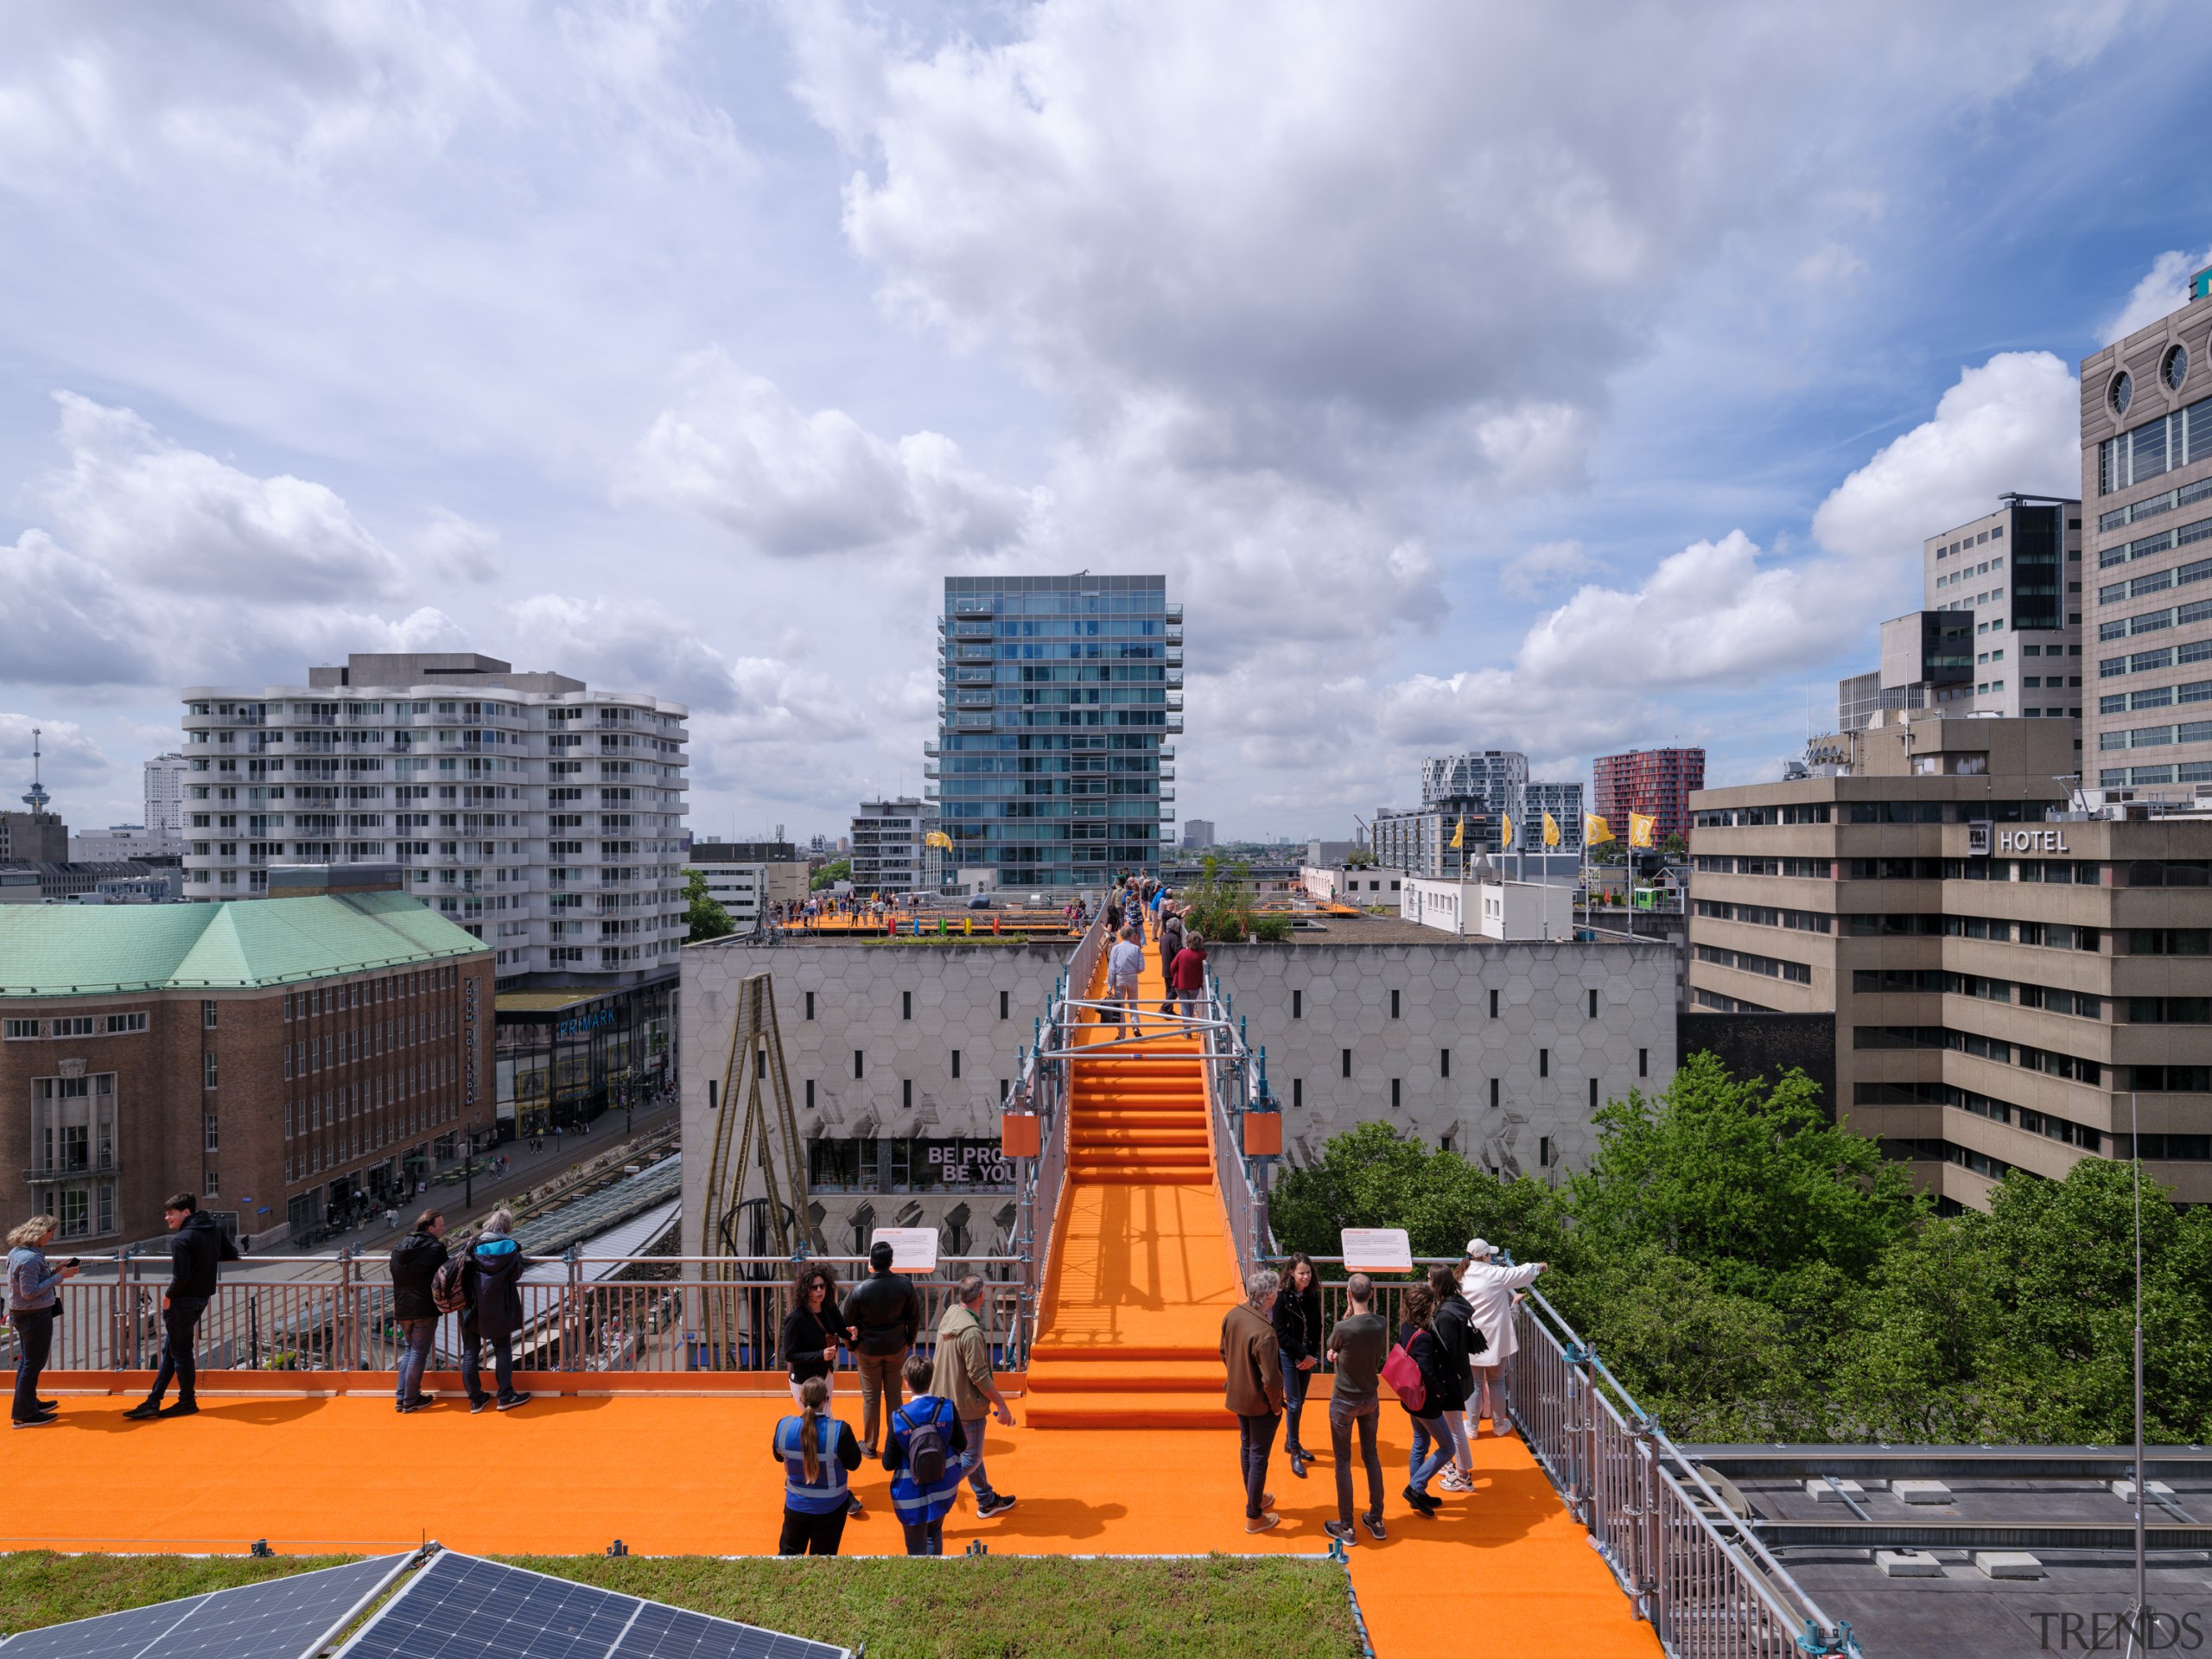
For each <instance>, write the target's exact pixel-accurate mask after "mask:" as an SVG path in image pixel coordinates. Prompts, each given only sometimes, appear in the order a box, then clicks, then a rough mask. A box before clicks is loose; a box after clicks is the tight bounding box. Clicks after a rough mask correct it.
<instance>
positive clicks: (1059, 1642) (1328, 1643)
mask: <svg viewBox="0 0 2212 1659" xmlns="http://www.w3.org/2000/svg"><path fill="white" fill-rule="evenodd" d="M350 1559H354V1558H352V1557H347V1556H340V1555H315V1556H307V1555H300V1556H279V1557H277V1558H276V1559H274V1560H254V1559H252V1558H251V1557H240V1556H220V1557H213V1558H200V1557H192V1556H181V1555H56V1554H51V1553H48V1552H44V1551H29V1552H24V1553H22V1554H4V1555H0V1630H5V1631H7V1632H9V1633H11V1634H12V1633H13V1632H15V1631H17V1630H31V1629H35V1628H36V1627H38V1626H40V1625H42V1624H60V1623H62V1622H64V1621H66V1620H68V1619H73V1618H92V1617H93V1616H94V1615H96V1614H99V1613H112V1612H118V1611H122V1610H123V1609H124V1608H126V1607H141V1606H143V1605H146V1604H147V1603H149V1602H156V1601H168V1600H170V1599H174V1598H176V1597H180V1596H192V1595H198V1594H200V1593H201V1592H205V1591H209V1590H220V1589H226V1588H228V1587H230V1586H233V1585H240V1584H252V1583H256V1582H257V1581H259V1580H263V1579H271V1578H280V1577H283V1575H285V1574H286V1573H304V1572H308V1571H311V1570H312V1569H314V1568H315V1567H334V1566H336V1565H338V1563H339V1562H340V1561H342V1560H350ZM503 1559H506V1560H512V1562H513V1563H514V1564H515V1565H516V1566H518V1567H531V1568H532V1569H534V1570H536V1571H537V1572H540V1573H552V1574H554V1575H555V1576H556V1577H559V1578H564V1579H574V1580H578V1581H579V1582H582V1583H585V1584H594V1585H598V1586H601V1588H603V1589H607V1590H614V1591H619V1592H622V1593H623V1594H626V1595H632V1596H643V1597H645V1598H648V1599H652V1600H654V1601H665V1602H669V1603H671V1604H672V1605H676V1606H678V1607H690V1608H693V1609H696V1611H700V1612H703V1613H713V1614H715V1615H716V1616H718V1617H720V1618H734V1619H741V1620H743V1621H744V1622H745V1623H747V1624H761V1625H766V1626H767V1627H768V1628H769V1629H771V1630H787V1631H790V1632H791V1633H792V1634H793V1635H797V1636H804V1637H811V1638H812V1639H814V1640H816V1641H820V1642H833V1643H837V1644H838V1645H839V1646H841V1647H849V1648H850V1647H858V1646H859V1645H860V1643H862V1642H863V1641H864V1642H866V1643H868V1659H1045V1656H1052V1659H1169V1656H1181V1655H1192V1656H1206V1659H1212V1656H1217V1655H1221V1654H1241V1653H1264V1654H1266V1655H1268V1659H1353V1656H1356V1655H1357V1654H1358V1652H1359V1638H1358V1636H1357V1631H1356V1630H1355V1628H1354V1625H1353V1623H1352V1616H1351V1599H1350V1597H1349V1596H1348V1595H1347V1594H1346V1592H1345V1585H1344V1573H1343V1571H1342V1569H1340V1568H1338V1567H1331V1566H1328V1565H1326V1564H1325V1563H1321V1562H1318V1561H1313V1560H1285V1559H1281V1558H1256V1559H1255V1558H1236V1557H1230V1556H1220V1555H1216V1556H1208V1557H1205V1558H1203V1559H1197V1560H1170V1561H1139V1560H1131V1561H1115V1560H1100V1561H1077V1560H1065V1559H1064V1558H1060V1557H1056V1556H1046V1555H1033V1556H1018V1555H995V1556H991V1557H988V1558H987V1559H983V1560H946V1561H912V1560H905V1559H903V1558H893V1559H888V1560H885V1559H877V1558H870V1557H848V1558H842V1559H839V1560H793V1561H780V1560H757V1559H756V1560H718V1559H716V1558H715V1557H712V1556H701V1555H680V1556H658V1557H657V1556H630V1557H627V1558H625V1559H621V1560H607V1559H606V1558H604V1557H601V1556H593V1555H522V1556H512V1557H506V1558H503Z"/></svg>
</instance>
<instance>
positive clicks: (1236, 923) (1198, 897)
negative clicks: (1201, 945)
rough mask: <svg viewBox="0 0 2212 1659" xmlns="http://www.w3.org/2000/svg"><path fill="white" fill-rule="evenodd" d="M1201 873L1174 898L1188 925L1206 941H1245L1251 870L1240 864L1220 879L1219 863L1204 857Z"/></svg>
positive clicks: (1248, 930)
mask: <svg viewBox="0 0 2212 1659" xmlns="http://www.w3.org/2000/svg"><path fill="white" fill-rule="evenodd" d="M1201 869H1202V871H1203V874H1200V876H1199V877H1198V880H1196V881H1193V882H1192V883H1191V884H1190V886H1188V887H1185V888H1184V889H1183V891H1182V892H1181V893H1179V895H1178V897H1179V898H1180V899H1181V900H1182V901H1183V903H1184V905H1185V906H1186V907H1187V908H1188V910H1189V912H1190V919H1191V921H1192V925H1195V926H1196V927H1197V928H1198V931H1199V932H1200V933H1201V934H1203V935H1204V936H1205V938H1209V939H1222V940H1227V941H1229V942H1230V943H1232V944H1233V943H1235V942H1236V940H1238V939H1243V938H1249V937H1250V936H1251V932H1252V925H1253V920H1254V918H1255V906H1254V904H1253V900H1252V884H1251V879H1250V878H1251V874H1252V867H1251V866H1250V865H1249V864H1245V863H1242V862H1240V863H1238V864H1236V865H1235V866H1234V867H1232V868H1231V869H1230V872H1229V874H1228V875H1227V877H1226V878H1224V876H1223V874H1222V871H1221V861H1220V859H1218V858H1217V857H1216V856H1215V855H1213V854H1211V853H1208V854H1207V855H1206V858H1205V864H1204V865H1203V866H1201Z"/></svg>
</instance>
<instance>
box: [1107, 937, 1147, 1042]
mask: <svg viewBox="0 0 2212 1659" xmlns="http://www.w3.org/2000/svg"><path fill="white" fill-rule="evenodd" d="M1143 976H1144V946H1143V945H1142V944H1141V943H1139V941H1138V938H1137V931H1136V929H1135V928H1134V927H1125V928H1123V929H1122V936H1121V938H1118V939H1116V940H1115V941H1114V948H1113V949H1112V950H1109V951H1108V952H1107V953H1106V997H1107V1000H1108V1001H1110V1002H1115V1003H1117V1004H1119V1005H1120V1006H1119V1007H1116V1009H1115V1010H1114V1023H1115V1024H1116V1025H1117V1026H1118V1025H1120V1024H1121V1023H1122V1021H1123V1020H1128V1021H1129V1022H1130V1023H1129V1034H1130V1035H1131V1036H1133V1037H1134V1036H1141V1035H1142V1034H1143V1033H1142V1032H1141V1027H1140V1024H1139V1016H1138V1014H1137V981H1138V980H1139V979H1141V978H1142V977H1143Z"/></svg>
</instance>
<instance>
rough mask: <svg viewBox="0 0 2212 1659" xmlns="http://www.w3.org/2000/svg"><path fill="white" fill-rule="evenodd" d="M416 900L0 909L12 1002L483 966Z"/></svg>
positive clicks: (3, 986) (347, 897)
mask: <svg viewBox="0 0 2212 1659" xmlns="http://www.w3.org/2000/svg"><path fill="white" fill-rule="evenodd" d="M484 949H485V945H484V942H483V941H482V940H481V939H479V938H474V936H472V935H470V934H468V933H467V932H464V931H462V930H461V928H459V927H456V926H455V925H454V924H453V923H451V922H449V921H448V920H446V918H444V917H442V916H441V915H439V914H438V913H437V912H435V911H434V910H429V909H426V908H425V907H424V906H423V905H422V904H421V903H420V902H418V901H417V900H416V899H410V897H408V896H407V895H406V894H405V893H344V894H332V895H331V896H329V897H327V898H323V897H317V898H312V899H233V900H232V901H230V902H228V903H225V904H213V905H0V998H4V997H11V996H67V995H71V994H73V993H74V994H77V995H95V994H106V995H112V994H113V993H115V992H118V991H164V990H247V989H251V988H257V987H262V986H269V985H288V984H291V983H293V982H296V981H300V980H308V979H322V978H326V977H327V976H331V975H334V974H353V973H365V972H367V971H369V970H371V969H379V968H404V967H410V966H413V965H415V964H417V963H428V962H442V961H445V960H447V959H448V958H450V957H467V956H474V955H478V954H480V953H481V952H482V951H483V950H484Z"/></svg>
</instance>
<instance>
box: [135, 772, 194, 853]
mask: <svg viewBox="0 0 2212 1659" xmlns="http://www.w3.org/2000/svg"><path fill="white" fill-rule="evenodd" d="M191 770H192V763H191V762H190V761H189V760H186V759H185V758H184V756H182V755H181V754H178V753H175V752H171V753H168V754H157V755H156V756H155V757H154V758H153V759H152V760H149V761H148V762H146V767H145V772H146V814H145V817H146V828H147V829H148V830H149V831H151V832H152V833H154V834H156V835H162V834H166V835H168V836H171V837H174V838H181V837H182V836H183V834H184V799H185V796H184V791H185V786H186V774H187V773H188V772H190V771H191Z"/></svg>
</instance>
